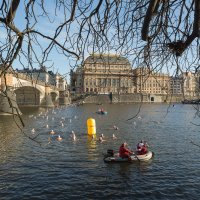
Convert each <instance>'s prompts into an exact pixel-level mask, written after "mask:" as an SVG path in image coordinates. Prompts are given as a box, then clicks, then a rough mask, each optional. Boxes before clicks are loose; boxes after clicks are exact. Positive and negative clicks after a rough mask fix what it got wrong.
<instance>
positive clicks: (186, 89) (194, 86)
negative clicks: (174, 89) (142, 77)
mask: <svg viewBox="0 0 200 200" xmlns="http://www.w3.org/2000/svg"><path fill="white" fill-rule="evenodd" d="M181 77H182V79H183V94H184V95H185V96H188V97H199V92H200V73H199V72H197V73H191V72H185V73H183V74H182V76H181Z"/></svg>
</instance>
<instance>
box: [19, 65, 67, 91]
mask: <svg viewBox="0 0 200 200" xmlns="http://www.w3.org/2000/svg"><path fill="white" fill-rule="evenodd" d="M16 72H17V73H19V74H24V75H25V76H28V77H30V78H31V79H33V80H39V81H42V82H44V83H46V84H49V85H54V86H55V87H56V88H58V89H60V90H61V91H66V90H67V81H66V80H65V79H64V78H63V77H62V76H61V75H60V74H59V73H56V74H55V73H53V72H52V71H48V70H47V68H46V67H45V66H42V67H41V68H40V69H36V68H34V69H29V68H24V69H22V70H18V69H16Z"/></svg>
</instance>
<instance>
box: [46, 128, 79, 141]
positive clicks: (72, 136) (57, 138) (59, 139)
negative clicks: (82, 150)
mask: <svg viewBox="0 0 200 200" xmlns="http://www.w3.org/2000/svg"><path fill="white" fill-rule="evenodd" d="M49 134H51V135H54V134H56V132H55V131H54V130H51V131H50V132H49ZM70 137H71V139H72V141H76V140H77V137H76V134H75V132H74V131H72V132H71V135H70ZM56 140H57V141H61V140H63V138H62V137H61V136H60V135H58V136H57V137H56Z"/></svg>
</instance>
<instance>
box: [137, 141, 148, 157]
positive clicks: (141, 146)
mask: <svg viewBox="0 0 200 200" xmlns="http://www.w3.org/2000/svg"><path fill="white" fill-rule="evenodd" d="M147 147H148V144H147V143H146V142H144V141H143V140H141V141H140V142H139V143H138V144H137V153H138V154H139V155H144V154H146V153H147V152H148V148H147Z"/></svg>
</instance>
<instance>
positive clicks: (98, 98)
mask: <svg viewBox="0 0 200 200" xmlns="http://www.w3.org/2000/svg"><path fill="white" fill-rule="evenodd" d="M183 99H184V98H183V95H151V94H98V95H89V96H87V97H85V98H84V99H83V101H84V102H85V103H95V104H98V103H139V102H144V103H162V102H167V103H169V102H178V103H179V102H181V101H182V100H183Z"/></svg>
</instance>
